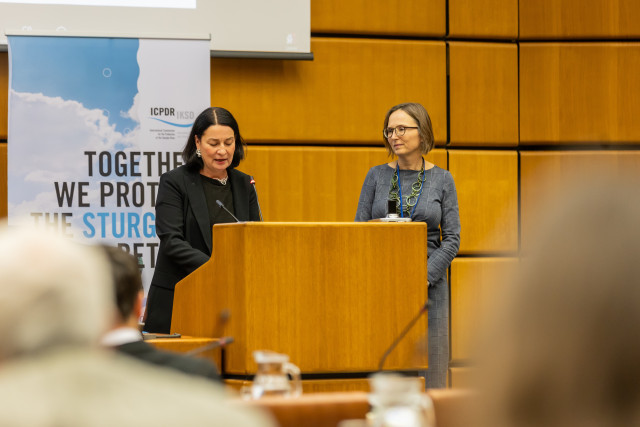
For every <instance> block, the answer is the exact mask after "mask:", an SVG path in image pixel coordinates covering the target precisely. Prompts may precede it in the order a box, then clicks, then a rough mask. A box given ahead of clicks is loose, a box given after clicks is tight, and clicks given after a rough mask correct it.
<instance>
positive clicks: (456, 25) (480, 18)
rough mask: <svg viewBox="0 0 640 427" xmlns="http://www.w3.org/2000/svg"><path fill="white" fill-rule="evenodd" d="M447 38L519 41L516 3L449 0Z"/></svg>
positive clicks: (494, 0) (516, 0)
mask: <svg viewBox="0 0 640 427" xmlns="http://www.w3.org/2000/svg"><path fill="white" fill-rule="evenodd" d="M449 37H472V38H473V37H477V38H485V39H487V38H492V39H511V40H513V39H516V38H518V0H449Z"/></svg>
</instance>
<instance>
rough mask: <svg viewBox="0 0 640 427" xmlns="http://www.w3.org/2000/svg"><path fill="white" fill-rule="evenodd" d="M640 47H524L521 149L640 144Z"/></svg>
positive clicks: (521, 47) (521, 79) (525, 44)
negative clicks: (529, 147)
mask: <svg viewBox="0 0 640 427" xmlns="http://www.w3.org/2000/svg"><path fill="white" fill-rule="evenodd" d="M638 75H640V43H521V44H520V141H521V144H557V145H562V144H593V145H602V144H631V143H638V142H639V141H640V120H637V118H638V116H639V115H640V97H638V96H637V94H638V93H640V79H639V78H638Z"/></svg>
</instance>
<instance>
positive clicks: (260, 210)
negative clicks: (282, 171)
mask: <svg viewBox="0 0 640 427" xmlns="http://www.w3.org/2000/svg"><path fill="white" fill-rule="evenodd" d="M249 184H251V185H253V191H255V193H256V203H257V204H258V214H260V221H264V219H262V209H260V200H258V190H256V180H255V179H253V176H252V177H251V181H249Z"/></svg>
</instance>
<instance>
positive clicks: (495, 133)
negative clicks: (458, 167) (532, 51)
mask: <svg viewBox="0 0 640 427" xmlns="http://www.w3.org/2000/svg"><path fill="white" fill-rule="evenodd" d="M449 62H450V65H449V67H450V71H449V72H450V77H449V79H450V120H451V123H450V129H451V141H450V143H451V145H453V146H455V145H474V146H475V145H479V146H517V145H518V47H517V45H516V44H506V43H466V42H449Z"/></svg>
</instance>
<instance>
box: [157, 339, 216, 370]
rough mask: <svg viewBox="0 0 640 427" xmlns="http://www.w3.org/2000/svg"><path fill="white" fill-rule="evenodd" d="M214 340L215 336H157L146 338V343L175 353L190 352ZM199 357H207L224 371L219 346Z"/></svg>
mask: <svg viewBox="0 0 640 427" xmlns="http://www.w3.org/2000/svg"><path fill="white" fill-rule="evenodd" d="M214 341H217V340H216V339H215V338H199V337H185V336H182V337H180V338H157V339H153V340H145V342H146V343H148V344H151V345H152V346H154V347H156V348H157V349H160V350H165V351H172V352H174V353H188V352H190V351H191V350H196V349H199V348H202V347H204V346H207V345H209V344H211V343H213V342H214ZM197 357H201V358H203V359H207V360H209V361H211V362H212V363H215V365H216V366H217V367H218V372H222V363H221V359H222V351H221V350H220V349H219V348H217V349H214V350H208V351H205V352H202V353H200V354H199V355H198V356H197Z"/></svg>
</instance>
